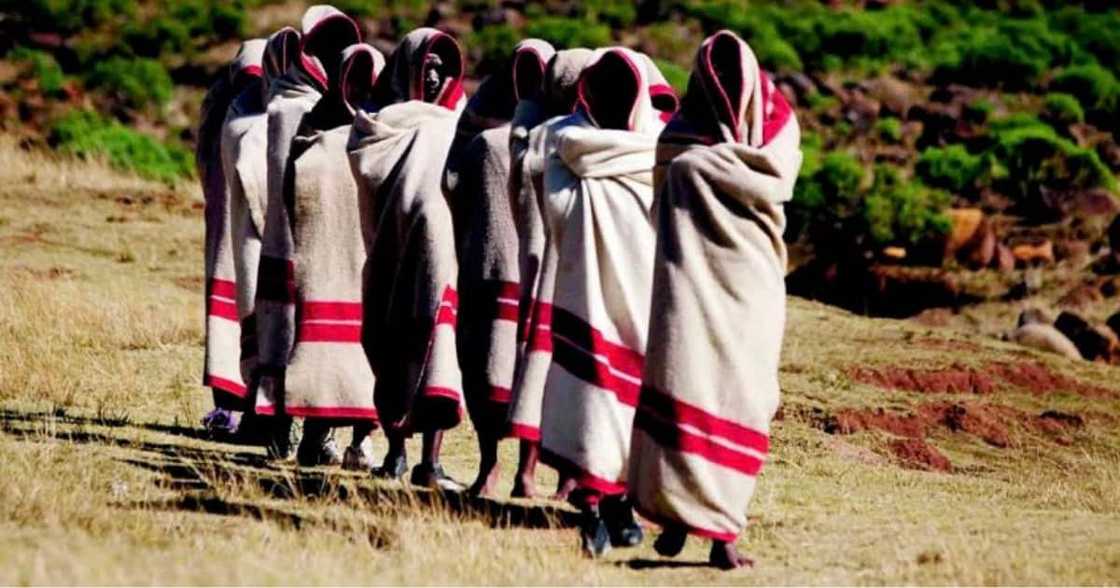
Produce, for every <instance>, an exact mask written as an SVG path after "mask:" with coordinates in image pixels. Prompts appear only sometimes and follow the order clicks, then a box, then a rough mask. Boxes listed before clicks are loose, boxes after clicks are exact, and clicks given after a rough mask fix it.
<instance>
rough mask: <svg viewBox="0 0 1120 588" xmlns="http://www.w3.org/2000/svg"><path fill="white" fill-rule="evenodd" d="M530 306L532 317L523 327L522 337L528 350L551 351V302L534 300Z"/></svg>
mask: <svg viewBox="0 0 1120 588" xmlns="http://www.w3.org/2000/svg"><path fill="white" fill-rule="evenodd" d="M532 306H533V310H532V313H533V314H532V318H530V319H529V323H528V325H526V327H525V329H526V333H525V337H524V340H526V341H527V343H528V351H530V352H532V351H542V352H546V353H552V304H550V303H548V302H542V301H540V300H534V301H533V302H532Z"/></svg>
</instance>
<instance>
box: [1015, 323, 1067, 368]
mask: <svg viewBox="0 0 1120 588" xmlns="http://www.w3.org/2000/svg"><path fill="white" fill-rule="evenodd" d="M1008 339H1009V340H1010V341H1012V342H1014V343H1018V344H1019V345H1022V346H1024V347H1030V348H1032V349H1038V350H1040V351H1045V352H1047V353H1057V354H1058V355H1062V356H1065V357H1068V358H1069V359H1082V357H1081V352H1080V351H1078V350H1077V346H1076V345H1074V344H1073V341H1070V340H1069V337H1066V336H1065V335H1064V334H1062V332H1061V331H1059V330H1058V329H1056V328H1054V327H1052V326H1050V325H1043V324H1040V323H1031V324H1027V325H1023V326H1021V327H1019V328H1017V329H1015V330H1014V331H1012V332H1011V334H1010V335H1008Z"/></svg>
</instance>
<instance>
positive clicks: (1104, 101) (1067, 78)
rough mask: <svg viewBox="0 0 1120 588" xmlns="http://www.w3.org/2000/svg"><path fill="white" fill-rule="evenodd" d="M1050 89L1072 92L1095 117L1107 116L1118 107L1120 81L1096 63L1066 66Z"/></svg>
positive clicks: (1119, 102)
mask: <svg viewBox="0 0 1120 588" xmlns="http://www.w3.org/2000/svg"><path fill="white" fill-rule="evenodd" d="M1050 89H1051V90H1052V91H1057V92H1064V93H1067V94H1072V95H1073V96H1075V97H1076V98H1077V99H1078V101H1080V102H1081V105H1082V106H1084V107H1086V108H1088V109H1089V110H1090V111H1091V112H1092V113H1094V114H1095V115H1096V116H1097V118H1108V117H1111V116H1112V115H1113V113H1116V112H1117V111H1118V110H1120V108H1118V106H1120V82H1117V81H1116V76H1114V75H1113V74H1112V72H1110V71H1108V70H1107V69H1105V68H1103V67H1101V66H1099V65H1097V64H1086V65H1075V66H1071V67H1067V68H1065V69H1064V70H1062V71H1061V72H1059V73H1058V75H1056V76H1054V81H1053V82H1052V83H1051V84H1050Z"/></svg>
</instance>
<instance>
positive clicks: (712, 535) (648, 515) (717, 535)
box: [634, 501, 739, 543]
mask: <svg viewBox="0 0 1120 588" xmlns="http://www.w3.org/2000/svg"><path fill="white" fill-rule="evenodd" d="M634 510H635V511H637V512H638V514H639V515H641V516H642V518H644V519H647V520H649V521H651V522H653V523H656V524H658V525H661V527H662V528H667V527H676V528H678V529H680V528H683V529H684V530H685V531H687V532H688V533H689V534H690V535H696V536H697V537H704V538H706V539H714V540H716V541H723V542H724V543H734V542H735V540H736V539H738V538H739V535H738V533H724V532H722V531H712V530H711V529H702V528H700V527H693V526H692V525H688V524H685V523H684V522H682V521H676V520H671V519H669V518H667V517H663V516H661V515H658V514H656V513H652V512H650V511H648V510H646V509H644V508H642V505H641V504H638V502H637V501H635V502H634Z"/></svg>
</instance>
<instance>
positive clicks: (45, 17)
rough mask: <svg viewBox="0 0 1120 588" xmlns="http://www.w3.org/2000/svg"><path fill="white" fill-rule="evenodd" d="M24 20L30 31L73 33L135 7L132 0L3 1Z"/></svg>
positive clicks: (129, 12) (131, 10)
mask: <svg viewBox="0 0 1120 588" xmlns="http://www.w3.org/2000/svg"><path fill="white" fill-rule="evenodd" d="M4 4H5V5H8V4H11V5H13V6H12V7H9V6H4V9H5V12H6V11H7V10H8V8H15V10H13V12H14V13H15V14H17V15H19V16H20V17H21V18H22V19H24V20H25V21H26V22H27V24H29V25H30V26H31V27H32V28H33V30H37V31H58V32H60V33H63V34H65V35H71V34H74V33H76V32H78V31H80V30H82V29H84V28H92V27H96V26H98V25H101V24H102V23H105V22H107V21H109V20H110V19H112V18H114V17H119V16H131V15H132V14H133V13H134V12H135V10H136V4H135V2H132V1H131V0H12V1H10V2H4Z"/></svg>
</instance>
